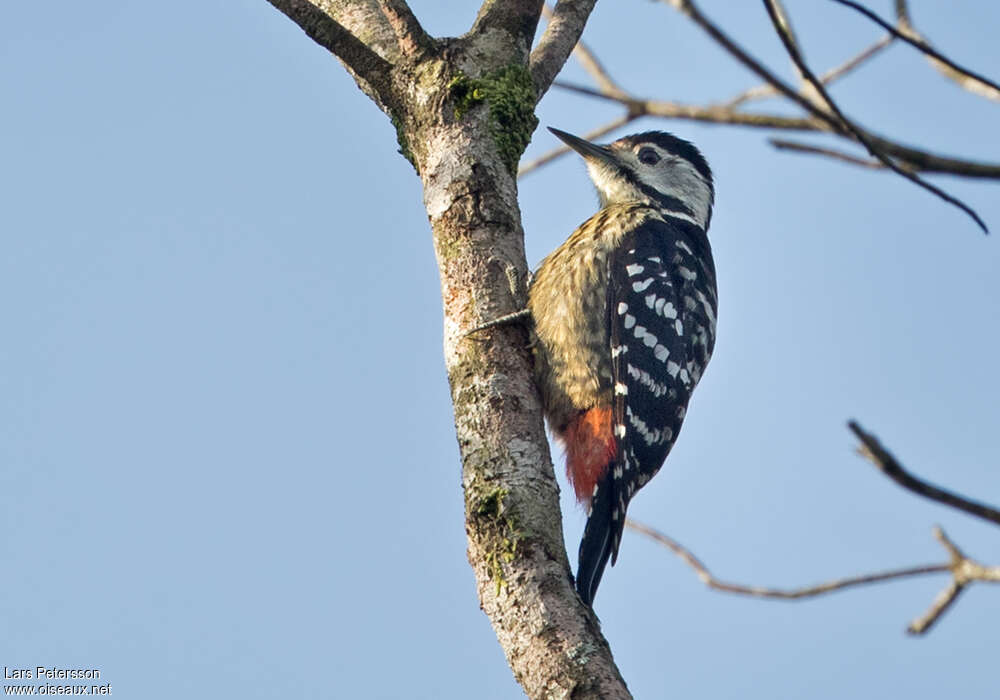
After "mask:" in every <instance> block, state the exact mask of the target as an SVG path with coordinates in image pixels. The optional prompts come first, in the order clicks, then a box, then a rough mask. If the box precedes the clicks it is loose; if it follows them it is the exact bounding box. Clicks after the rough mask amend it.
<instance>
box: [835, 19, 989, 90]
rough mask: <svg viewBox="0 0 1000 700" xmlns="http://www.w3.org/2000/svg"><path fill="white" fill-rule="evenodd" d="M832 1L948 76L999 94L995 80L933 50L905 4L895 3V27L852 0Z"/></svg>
mask: <svg viewBox="0 0 1000 700" xmlns="http://www.w3.org/2000/svg"><path fill="white" fill-rule="evenodd" d="M833 1H834V2H836V3H838V4H840V5H844V6H845V7H850V8H851V9H853V10H856V11H857V12H860V13H861V14H863V15H864V16H865V17H867V18H868V19H870V20H871V21H872V22H874V23H875V24H877V25H879V26H880V27H882V28H883V29H884V30H886V31H887V32H889V33H890V34H892V35H893V36H894V37H896V38H897V39H901V40H902V41H905V42H906V43H907V44H909V45H910V46H913V47H915V48H916V49H918V50H920V51H922V52H923V53H924V54H926V55H927V56H928V57H929V58H931V59H933V61H934V62H935V64H936V65H941V66H944V67H945V68H947V69H948V72H949V73H950V75H949V77H952V75H958V76H964V77H965V78H967V79H969V80H972V81H975V82H977V83H979V84H980V85H982V86H985V87H987V88H989V89H990V90H992V92H993V93H994V94H996V95H1000V85H997V84H996V83H995V82H993V81H992V80H990V79H989V78H987V77H985V76H983V75H980V74H979V73H976V72H974V71H971V70H969V69H968V68H964V67H963V66H960V65H958V64H957V63H955V62H954V61H952V60H951V59H950V58H948V57H947V56H945V55H944V54H941V53H939V52H937V51H935V50H934V48H933V47H932V46H931V45H930V44H928V43H927V42H926V41H925V40H924V39H923V37H921V36H920V34H918V33H917V32H916V31H915V30H914V29H913V26H912V25H911V24H910V22H909V13H908V12H907V11H906V9H905V5H903V6H902V7H903V10H902V11H900V10H899V8H900V5H899V4H898V3H897V16H898V17H899V20H900V27H901V29H896V27H894V26H892V25H891V24H889V23H888V22H886V21H885V20H884V19H882V18H881V17H879V16H878V15H877V14H875V13H874V12H872V11H871V10H869V9H868V8H867V7H865V6H864V5H861V4H859V3H856V2H853V1H852V0H833ZM939 70H940V69H939ZM946 74H947V73H946ZM953 79H955V78H953ZM981 94H982V93H981ZM992 99H997V98H996V97H993V98H992Z"/></svg>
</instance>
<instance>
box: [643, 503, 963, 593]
mask: <svg viewBox="0 0 1000 700" xmlns="http://www.w3.org/2000/svg"><path fill="white" fill-rule="evenodd" d="M625 525H626V527H628V528H629V529H631V530H635V531H636V532H639V533H641V534H643V535H645V536H646V537H649V538H650V539H652V540H654V541H656V542H658V543H660V544H661V545H663V546H664V547H666V548H667V549H669V550H670V551H672V552H673V553H674V554H676V555H677V556H678V557H680V558H681V559H682V560H683V561H684V562H685V563H687V565H688V566H690V567H691V568H692V569H694V570H695V573H697V574H698V579H699V580H700V581H701V582H702V583H704V584H705V585H706V586H708V587H709V588H712V589H714V590H717V591H723V592H726V593H736V594H739V595H748V596H752V597H754V598H777V599H780V600H798V599H800V598H813V597H815V596H819V595H823V594H825V593H833V592H834V591H841V590H844V589H845V588H851V587H852V586H862V585H866V584H870V583H880V582H882V581H892V580H894V579H899V578H909V577H913V576H926V575H928V574H943V573H948V571H950V570H951V569H950V566H949V565H948V564H926V565H924V566H911V567H907V568H905V569H894V570H892V571H881V572H878V573H874V574H865V575H863V576H850V577H847V578H840V579H834V580H832V581H826V582H824V583H818V584H815V585H812V586H803V587H802V588H766V587H764V586H746V585H743V584H739V583H729V582H727V581H722V580H720V579H717V578H715V576H713V575H712V574H711V572H709V570H708V568H707V567H706V566H705V565H704V564H703V563H701V561H699V559H698V557H696V556H695V555H694V554H693V553H692V552H691V551H690V550H689V549H687V548H686V547H684V546H683V545H682V544H681V543H679V542H677V541H676V540H674V539H672V538H671V537H668V536H667V535H665V534H663V533H662V532H660V531H659V530H656V529H655V528H652V527H650V526H649V525H645V524H643V523H640V522H639V521H637V520H633V519H632V518H627V519H626V520H625Z"/></svg>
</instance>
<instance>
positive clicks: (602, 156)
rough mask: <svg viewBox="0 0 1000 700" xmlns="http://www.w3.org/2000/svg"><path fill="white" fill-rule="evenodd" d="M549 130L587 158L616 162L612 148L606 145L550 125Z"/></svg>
mask: <svg viewBox="0 0 1000 700" xmlns="http://www.w3.org/2000/svg"><path fill="white" fill-rule="evenodd" d="M549 131H551V132H552V133H553V134H555V135H556V136H558V137H559V138H560V139H561V140H562V141H563V143H565V144H566V145H567V146H569V147H570V148H572V149H573V150H574V151H576V152H577V153H579V154H580V155H581V156H583V157H584V159H585V160H590V159H592V158H593V159H597V160H603V161H609V162H614V156H613V155H612V154H611V151H610V149H608V148H606V147H604V146H598V145H597V144H596V143H591V142H590V141H585V140H584V139H581V138H580V137H579V136H573V134H567V133H566V132H565V131H560V130H559V129H553V128H552V127H551V126H550V127H549Z"/></svg>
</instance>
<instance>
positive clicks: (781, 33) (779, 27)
mask: <svg viewBox="0 0 1000 700" xmlns="http://www.w3.org/2000/svg"><path fill="white" fill-rule="evenodd" d="M841 1H842V0H837V2H841ZM763 2H764V7H765V8H767V13H768V15H769V16H770V17H771V24H773V25H774V30H775V31H776V32H777V33H778V37H779V38H780V39H781V43H782V44H784V45H785V50H786V51H787V52H788V55H789V56H790V57H791V59H792V61H794V62H795V64H796V65H797V66H798V67H799V69H800V70H801V71H802V73H803V75H805V76H806V79H807V80H808V81H809V83H810V84H811V85H812V86H813V87H814V88H815V89H816V92H817V93H819V95H820V96H822V98H823V100H824V101H825V102H826V107H827V108H828V109H829V110H830V111H831V112H833V114H834V115H836V118H837V120H838V121H839V122H840V123H841V124H842V125H843V127H845V128H846V129H847V130H848V131H849V132H850V133H851V134H853V135H854V137H855V138H856V139H857V140H858V141H860V142H861V143H862V144H863V145H864V147H865V148H867V149H868V152H869V153H870V154H872V155H873V156H875V157H876V158H878V159H879V160H880V161H882V163H884V164H885V166H886V167H887V168H889V169H890V170H892V171H893V172H895V173H898V174H900V175H902V176H903V177H905V178H906V179H907V180H909V181H910V182H912V183H914V184H916V185H918V186H919V187H922V188H924V189H925V190H927V191H928V192H931V193H933V194H935V195H937V196H938V197H939V198H940V199H942V200H944V201H945V202H948V203H949V204H952V205H954V206H956V207H958V208H959V209H961V210H962V211H964V212H965V213H966V214H968V215H969V216H970V217H971V218H972V220H973V221H975V222H976V223H977V224H978V225H979V227H980V228H981V229H982V230H983V233H989V229H988V228H987V227H986V223H985V222H984V221H983V220H982V219H981V218H980V217H979V214H977V213H976V211H975V210H974V209H973V208H972V207H970V206H969V205H968V204H966V203H965V202H963V201H962V200H960V199H958V198H956V197H953V196H952V195H950V194H948V193H947V192H945V191H944V190H942V189H941V188H940V187H938V186H936V185H932V184H931V183H929V182H927V181H926V180H924V179H923V178H921V177H920V176H919V175H916V174H914V173H913V172H910V171H907V170H904V169H903V168H900V167H899V166H898V165H896V163H894V162H893V161H892V159H891V158H889V156H887V155H886V154H885V153H883V152H882V151H881V150H880V149H879V148H878V147H877V146H876V145H875V143H874V142H872V141H871V139H869V138H868V137H867V135H866V134H865V133H864V131H863V130H861V129H859V128H858V127H856V126H855V125H854V124H853V122H851V121H850V120H849V119H848V118H847V117H846V116H845V115H844V113H843V112H842V111H841V110H840V108H839V107H838V106H837V104H836V103H835V102H834V101H833V98H831V97H830V94H829V93H828V92H827V91H826V88H824V87H823V84H822V83H820V81H819V80H818V79H817V78H816V76H815V75H813V73H812V71H811V70H809V66H807V65H806V62H805V60H804V59H803V58H802V55H801V54H800V53H799V50H798V48H796V46H795V43H794V42H793V41H792V39H791V37H790V36H789V35H788V32H787V31H786V29H785V27H784V25H783V24H782V22H781V17H780V16H779V14H778V11H777V9H776V8H775V4H774V3H775V0H763ZM807 109H809V111H810V112H812V113H813V114H815V115H816V116H818V117H820V118H824V117H823V116H822V115H823V110H817V109H813V108H811V107H807Z"/></svg>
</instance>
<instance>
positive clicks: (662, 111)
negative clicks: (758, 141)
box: [555, 80, 828, 131]
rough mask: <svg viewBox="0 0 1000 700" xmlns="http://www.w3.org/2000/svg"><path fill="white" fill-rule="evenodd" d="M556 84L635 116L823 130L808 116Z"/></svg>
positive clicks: (562, 83)
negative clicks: (665, 99) (700, 103)
mask: <svg viewBox="0 0 1000 700" xmlns="http://www.w3.org/2000/svg"><path fill="white" fill-rule="evenodd" d="M555 85H556V86H557V87H560V88H562V89H563V90H569V91H571V92H578V93H580V94H581V95H589V96H590V97H596V98H598V99H602V100H610V101H612V102H618V103H620V104H623V105H625V106H626V107H627V108H628V109H629V110H630V111H632V112H635V113H638V115H639V116H648V117H665V118H667V119H689V120H691V121H699V122H713V123H715V124H736V125H739V126H753V127H759V128H765V129H791V130H796V131H826V130H828V129H827V128H826V126H825V124H824V122H821V121H819V120H817V119H810V118H808V117H784V116H781V115H778V114H754V113H751V112H739V111H735V110H732V109H727V108H726V107H722V106H711V107H699V106H697V105H685V104H679V103H677V102H665V101H661V100H644V99H640V98H635V97H617V96H615V95H607V94H605V93H603V92H601V91H599V90H594V89H593V88H588V87H586V86H584V85H577V84H575V83H567V82H564V81H561V80H560V81H558V82H557V83H555Z"/></svg>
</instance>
